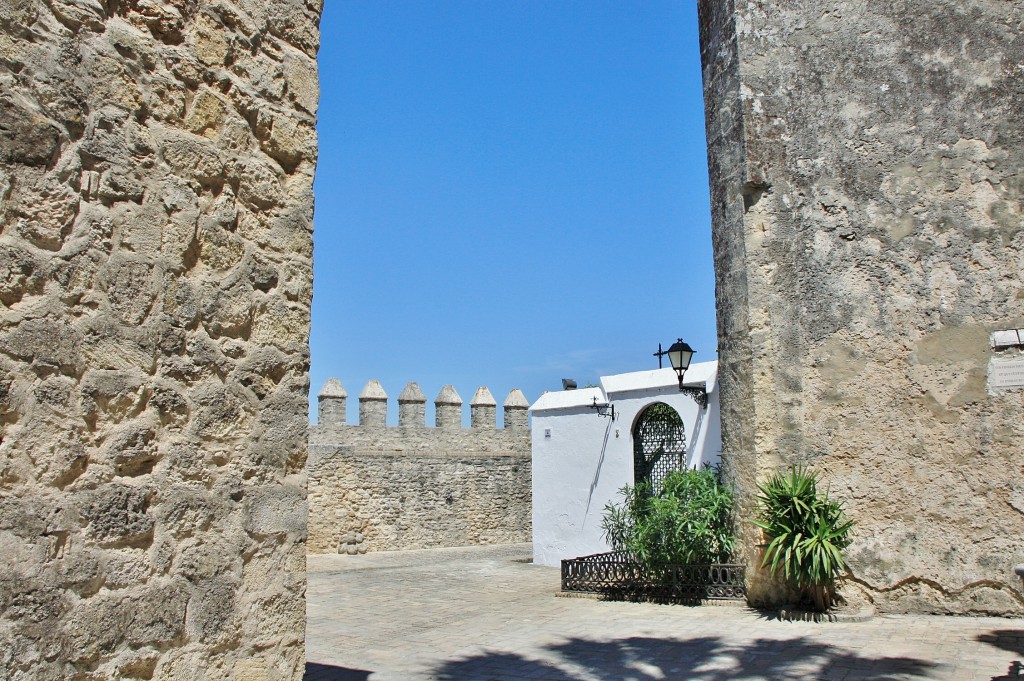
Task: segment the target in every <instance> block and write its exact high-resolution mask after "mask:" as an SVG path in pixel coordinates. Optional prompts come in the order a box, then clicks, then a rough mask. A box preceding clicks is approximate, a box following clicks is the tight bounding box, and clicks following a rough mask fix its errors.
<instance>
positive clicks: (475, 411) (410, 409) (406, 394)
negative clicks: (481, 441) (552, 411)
mask: <svg viewBox="0 0 1024 681" xmlns="http://www.w3.org/2000/svg"><path fill="white" fill-rule="evenodd" d="M317 402H318V408H317V415H318V418H319V422H320V423H319V428H318V429H319V430H328V429H335V428H339V427H356V426H351V425H349V424H348V423H346V418H347V415H346V412H347V406H346V405H347V402H348V392H346V390H345V388H344V387H343V386H342V385H341V382H340V381H339V380H338V379H336V378H329V379H327V382H326V383H324V387H323V388H322V389H321V390H320V393H319V394H318V395H317ZM426 404H427V397H426V395H424V394H423V390H421V389H420V387H419V385H417V384H416V383H415V382H412V381H410V382H409V383H407V384H406V386H405V388H404V389H403V390H402V393H401V394H400V395H399V396H398V426H397V428H428V426H427V423H426ZM462 405H463V402H462V397H461V396H459V393H458V392H457V391H456V390H455V387H454V386H452V385H451V384H448V385H446V386H444V387H443V388H441V391H440V392H439V393H438V394H437V397H436V398H434V412H435V417H434V428H436V429H438V430H445V431H459V430H463V427H462ZM502 406H503V410H504V417H505V419H504V422H505V427H504V428H498V421H497V411H498V403H497V402H496V401H495V399H494V396H493V395H491V391H490V390H489V389H488V388H486V387H483V386H481V387H480V388H479V389H477V391H476V394H475V395H473V399H472V400H471V401H470V403H469V411H470V424H471V425H470V429H472V430H495V429H497V430H509V431H516V432H520V431H522V432H529V425H528V410H529V408H530V403H529V402H527V400H526V396H525V395H523V391H522V390H519V389H518V388H515V389H513V390H511V391H509V393H508V396H507V397H506V398H505V402H504V404H503V405H502ZM387 418H388V394H387V393H386V392H385V391H384V387H383V386H382V385H381V384H380V381H378V380H376V379H374V380H371V381H369V382H368V383H367V384H366V386H365V387H364V388H363V391H362V392H361V393H359V423H358V427H363V428H389V426H388V425H387Z"/></svg>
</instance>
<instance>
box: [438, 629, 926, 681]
mask: <svg viewBox="0 0 1024 681" xmlns="http://www.w3.org/2000/svg"><path fill="white" fill-rule="evenodd" d="M547 650H549V651H551V653H553V654H554V657H555V658H556V659H555V660H551V659H550V658H549V659H546V660H535V659H528V658H525V657H522V656H520V655H517V654H515V653H499V652H495V653H487V654H482V655H475V656H472V657H468V658H463V659H459V660H451V661H449V662H446V663H445V664H443V665H441V666H439V667H438V668H437V669H435V670H434V673H433V675H432V676H431V678H434V679H439V680H443V681H465V680H466V679H474V680H479V681H512V680H519V679H544V680H545V681H574V680H576V679H580V678H599V679H623V680H624V679H629V680H632V681H656V680H657V681H660V680H662V679H666V680H672V679H688V680H689V679H692V680H693V681H727V680H732V679H793V680H796V679H800V680H803V679H810V678H813V679H833V678H834V679H842V678H845V677H847V676H848V675H849V676H851V677H854V678H870V679H872V680H873V681H897V680H900V681H904V680H906V679H912V678H915V677H922V678H923V677H928V676H930V672H931V670H933V669H935V668H937V667H938V666H939V665H936V664H935V663H933V662H930V661H928V660H918V659H915V658H908V657H884V656H872V655H863V654H859V653H857V652H854V651H851V650H844V649H842V648H836V647H834V646H830V645H826V644H822V643H816V642H813V641H810V640H808V639H805V638H798V639H795V640H794V639H787V640H781V641H777V640H772V639H757V640H755V641H751V642H750V643H749V644H746V645H735V644H732V643H727V642H724V641H723V640H722V639H720V638H718V637H703V638H693V639H685V640H674V639H657V638H642V637H633V638H625V639H616V640H612V641H590V640H586V639H579V638H574V639H569V640H568V641H566V642H565V643H560V644H557V645H552V646H548V647H547ZM545 657H549V656H545Z"/></svg>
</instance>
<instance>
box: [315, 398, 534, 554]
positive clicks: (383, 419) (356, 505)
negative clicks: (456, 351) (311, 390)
mask: <svg viewBox="0 0 1024 681" xmlns="http://www.w3.org/2000/svg"><path fill="white" fill-rule="evenodd" d="M346 398H347V394H346V392H345V389H344V388H343V387H342V386H341V384H340V383H339V382H338V381H337V380H336V379H330V380H329V381H328V382H327V383H326V384H325V385H324V388H323V389H322V390H321V391H320V394H319V397H318V400H319V412H318V416H319V419H318V420H319V424H318V425H316V426H314V427H313V428H312V429H311V432H310V440H309V465H308V471H309V541H308V546H309V551H310V552H311V553H336V552H343V553H360V552H365V551H387V550H391V551H393V550H399V549H415V548H426V547H434V546H468V545H472V544H506V543H516V542H528V541H530V536H531V523H530V518H531V498H532V497H531V482H532V481H531V476H530V471H531V460H530V431H529V428H528V425H527V418H528V415H527V409H528V408H529V404H528V403H527V401H526V398H525V397H524V396H523V394H522V392H520V391H518V390H513V391H512V392H511V393H509V396H508V398H507V399H506V400H505V404H504V416H505V427H504V428H497V427H496V419H497V403H496V402H495V400H494V398H493V397H492V396H491V393H490V391H489V390H488V389H487V388H480V389H479V390H478V391H477V393H476V395H474V396H473V399H472V401H471V402H470V421H471V424H472V425H471V427H470V428H463V427H462V399H461V398H460V397H459V394H458V393H457V392H456V391H455V389H454V388H453V387H452V386H450V385H447V386H445V387H444V388H442V389H441V392H440V393H439V394H438V396H437V398H436V399H435V400H434V406H435V412H436V419H435V423H436V427H434V428H428V427H427V426H426V423H425V412H426V401H427V399H426V397H425V396H424V394H423V391H422V390H420V388H419V386H418V385H416V384H415V383H409V384H408V385H406V386H405V389H404V390H403V391H402V394H401V395H400V396H399V397H398V426H395V427H389V426H387V404H388V396H387V394H386V393H385V392H384V389H383V387H382V386H381V385H380V383H378V382H377V381H370V382H369V383H368V384H367V385H366V387H365V388H364V389H363V392H362V393H361V394H360V395H359V425H357V426H354V425H347V424H346V423H345V417H346V414H345V412H346Z"/></svg>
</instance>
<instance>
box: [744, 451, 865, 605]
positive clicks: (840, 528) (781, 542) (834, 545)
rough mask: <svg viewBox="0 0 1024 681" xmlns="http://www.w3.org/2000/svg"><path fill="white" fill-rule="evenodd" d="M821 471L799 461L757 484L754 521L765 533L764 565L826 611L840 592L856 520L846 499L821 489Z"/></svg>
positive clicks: (804, 597) (809, 602) (810, 603)
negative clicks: (845, 506)
mask: <svg viewBox="0 0 1024 681" xmlns="http://www.w3.org/2000/svg"><path fill="white" fill-rule="evenodd" d="M819 480H820V475H819V474H818V473H814V472H811V471H808V470H807V469H806V468H804V467H801V466H793V467H792V468H791V469H789V470H788V471H786V472H778V473H775V474H773V475H772V476H771V477H770V478H768V480H766V481H765V482H764V483H763V484H759V485H758V489H759V490H760V492H761V493H760V495H759V496H758V502H759V504H760V512H759V514H758V516H757V519H755V520H754V524H755V525H757V526H758V527H760V528H761V529H762V530H763V531H764V534H765V537H766V538H767V540H768V541H767V543H765V544H762V548H764V558H763V559H762V561H761V567H763V568H768V570H769V571H770V572H771V574H772V575H773V576H781V577H782V578H783V579H784V580H785V582H786V583H787V584H788V585H789V586H790V587H792V588H794V589H795V590H796V591H797V593H798V594H799V596H800V599H801V601H803V602H804V603H805V604H809V605H811V606H813V607H814V608H815V609H817V610H820V611H825V610H827V609H828V608H829V607H831V606H832V605H833V603H834V602H835V598H836V582H837V580H838V578H839V575H840V574H842V572H843V570H845V569H846V562H845V560H844V558H843V550H844V549H846V547H848V546H849V545H850V542H851V536H850V535H851V531H852V529H853V521H852V520H849V519H847V518H846V516H845V515H844V513H843V507H842V504H840V503H839V502H836V501H833V500H831V499H829V497H828V492H827V491H825V492H819V490H818V482H819Z"/></svg>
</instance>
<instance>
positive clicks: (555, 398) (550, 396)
mask: <svg viewBox="0 0 1024 681" xmlns="http://www.w3.org/2000/svg"><path fill="white" fill-rule="evenodd" d="M685 383H686V385H689V386H705V385H706V387H707V390H708V405H707V409H706V410H701V409H700V407H698V406H697V403H696V402H694V401H693V400H692V399H691V398H690V397H688V396H686V395H684V394H682V393H680V392H679V382H678V380H677V379H676V375H675V372H674V371H672V369H656V370H653V371H638V372H634V373H628V374H618V375H615V376H604V377H602V378H601V386H600V387H599V388H584V389H582V390H566V391H562V392H550V393H545V394H543V395H541V396H540V398H539V399H538V400H537V401H536V402H535V403H534V404H533V406H531V407H530V413H531V415H532V417H533V421H532V425H533V431H532V432H533V447H532V450H533V561H534V563H536V564H538V565H559V564H560V561H561V560H562V559H563V558H574V557H576V556H585V555H589V554H592V553H599V552H601V551H607V550H609V546H608V544H607V542H605V540H604V537H603V536H602V534H603V533H602V531H601V517H602V515H603V512H604V507H605V505H606V504H607V503H608V502H610V501H619V500H620V497H619V494H618V491H619V490H620V489H621V488H622V487H623V486H624V485H632V484H633V483H634V481H633V427H634V425H635V424H636V421H637V418H638V417H639V416H640V412H642V411H643V410H644V409H645V408H646V407H647V406H649V405H651V404H654V403H655V402H664V403H666V404H668V405H670V406H672V407H673V408H674V409H675V410H676V411H677V412H679V416H680V417H681V418H682V420H683V426H684V428H685V430H686V445H687V457H686V463H687V465H688V466H690V467H691V468H693V467H698V466H701V465H703V464H705V463H708V464H712V465H716V464H718V462H719V460H720V455H721V449H722V444H721V443H722V438H721V429H720V422H719V407H718V362H702V363H700V364H693V365H691V366H690V369H689V370H688V371H687V372H686V380H685ZM595 397H596V398H597V402H598V404H604V403H608V402H610V403H611V404H613V405H614V406H615V420H614V421H613V420H612V419H611V418H609V417H602V416H599V415H598V414H597V412H596V411H595V410H594V409H591V408H590V407H589V405H591V404H593V402H594V398H595Z"/></svg>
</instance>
